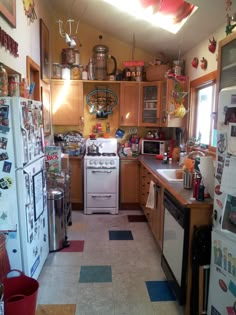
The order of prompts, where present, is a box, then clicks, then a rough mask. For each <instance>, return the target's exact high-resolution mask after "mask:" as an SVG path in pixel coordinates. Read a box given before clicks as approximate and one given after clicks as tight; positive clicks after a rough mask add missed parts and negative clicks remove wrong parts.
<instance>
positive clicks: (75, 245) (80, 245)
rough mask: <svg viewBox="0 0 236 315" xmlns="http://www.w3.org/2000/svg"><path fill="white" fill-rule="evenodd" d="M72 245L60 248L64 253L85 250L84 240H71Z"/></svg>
mask: <svg viewBox="0 0 236 315" xmlns="http://www.w3.org/2000/svg"><path fill="white" fill-rule="evenodd" d="M69 243H70V246H68V247H64V248H63V249H61V250H60V252H62V253H73V252H75V253H76V252H83V251H84V241H70V240H69Z"/></svg>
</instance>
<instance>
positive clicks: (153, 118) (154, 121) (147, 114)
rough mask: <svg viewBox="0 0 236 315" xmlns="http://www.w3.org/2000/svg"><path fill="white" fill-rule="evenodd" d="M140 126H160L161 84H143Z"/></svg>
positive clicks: (141, 87)
mask: <svg viewBox="0 0 236 315" xmlns="http://www.w3.org/2000/svg"><path fill="white" fill-rule="evenodd" d="M140 89H141V97H140V107H139V111H140V113H139V119H140V120H139V125H140V126H147V127H152V126H154V127H156V126H160V115H161V113H160V110H161V82H152V83H150V82H146V83H141V86H140Z"/></svg>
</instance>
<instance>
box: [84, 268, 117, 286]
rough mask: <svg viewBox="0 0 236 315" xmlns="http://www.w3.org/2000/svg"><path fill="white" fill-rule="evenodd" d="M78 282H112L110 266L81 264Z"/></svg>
mask: <svg viewBox="0 0 236 315" xmlns="http://www.w3.org/2000/svg"><path fill="white" fill-rule="evenodd" d="M79 282H80V283H91V282H96V283H98V282H102V283H103V282H112V273H111V266H81V268H80V278H79Z"/></svg>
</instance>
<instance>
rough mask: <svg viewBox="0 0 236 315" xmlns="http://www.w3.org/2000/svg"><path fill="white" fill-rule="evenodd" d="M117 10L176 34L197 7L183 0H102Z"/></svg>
mask: <svg viewBox="0 0 236 315" xmlns="http://www.w3.org/2000/svg"><path fill="white" fill-rule="evenodd" d="M104 1H105V2H108V3H109V4H111V5H113V6H115V7H116V8H118V9H119V10H121V11H123V12H126V13H127V14H130V15H132V16H134V17H135V18H137V19H140V20H145V21H147V22H149V23H151V24H152V25H153V26H157V27H161V28H163V29H164V30H166V31H168V32H171V33H173V34H176V33H177V32H178V31H179V30H180V29H181V27H182V26H183V25H184V24H185V22H186V21H187V20H188V18H189V17H190V16H191V15H193V13H194V12H195V11H196V10H197V9H198V7H196V6H194V5H192V4H190V3H188V2H186V1H184V0H175V1H173V0H129V1H117V0H104Z"/></svg>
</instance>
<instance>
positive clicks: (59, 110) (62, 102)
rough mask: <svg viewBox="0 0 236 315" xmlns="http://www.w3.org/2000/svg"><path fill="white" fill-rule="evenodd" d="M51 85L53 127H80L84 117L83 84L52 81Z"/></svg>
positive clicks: (69, 81)
mask: <svg viewBox="0 0 236 315" xmlns="http://www.w3.org/2000/svg"><path fill="white" fill-rule="evenodd" d="M51 84H52V86H51V91H52V123H53V125H65V126H66V125H68V126H72V125H80V124H81V121H82V117H83V115H84V110H83V82H78V81H72V80H68V81H66V80H65V81H64V80H53V81H52V83H51Z"/></svg>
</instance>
